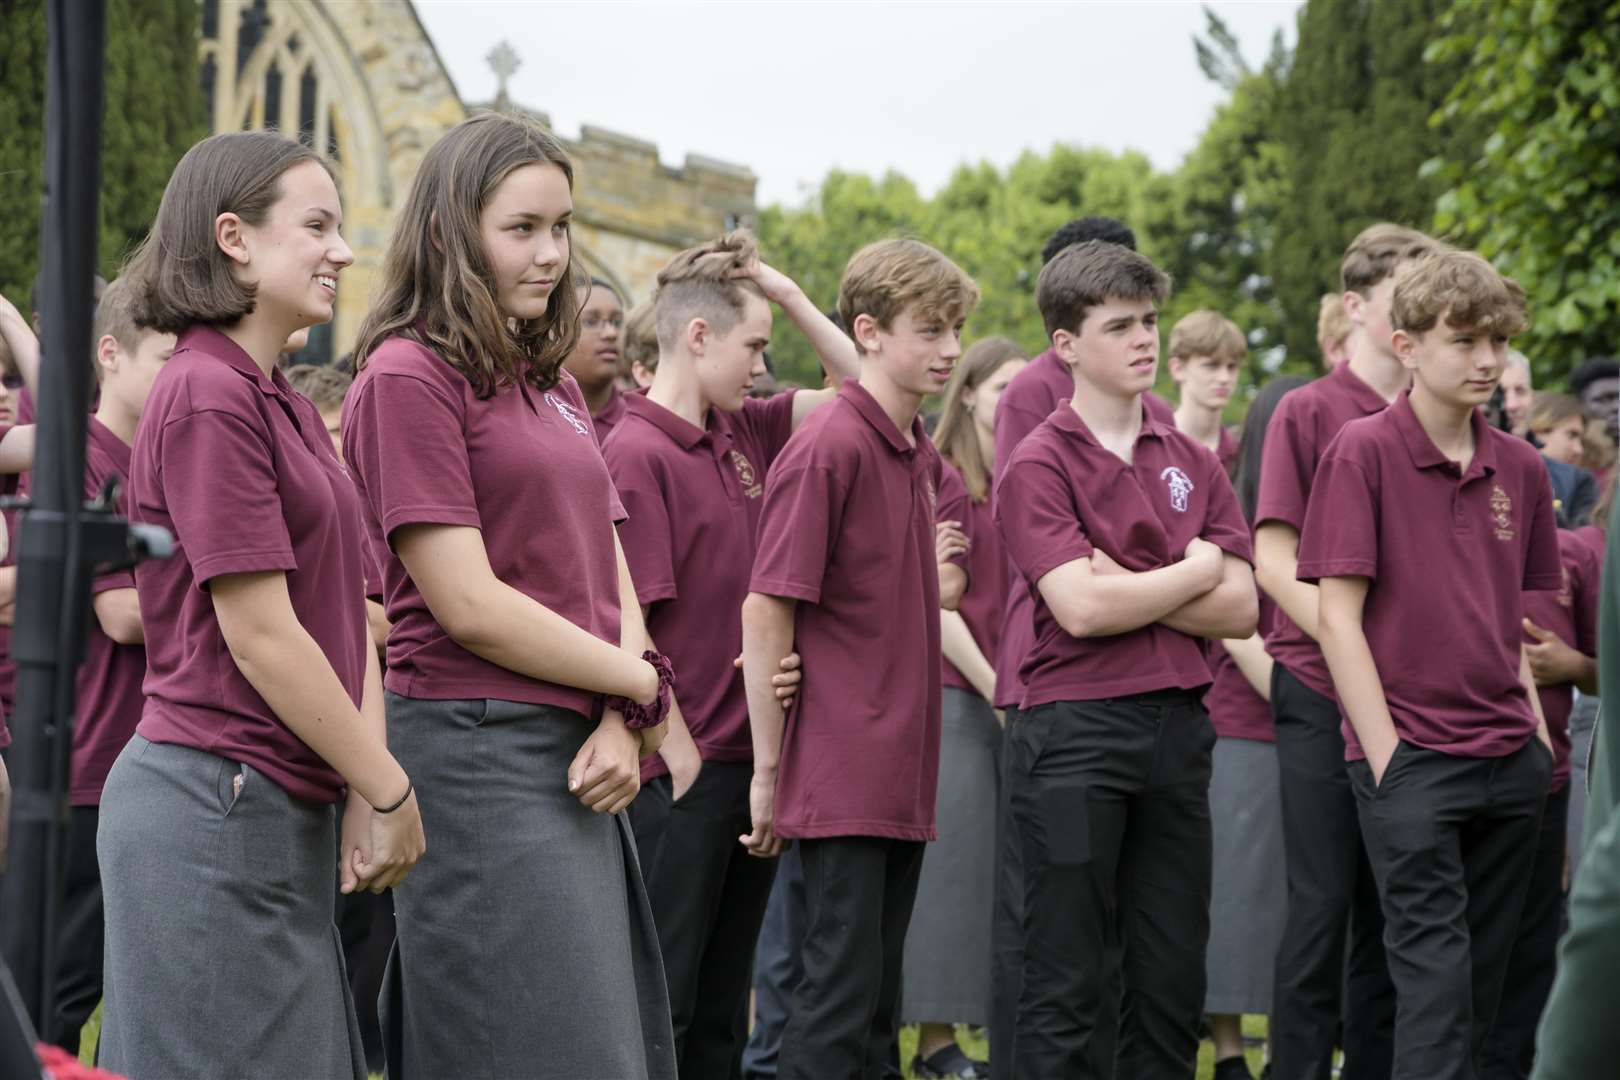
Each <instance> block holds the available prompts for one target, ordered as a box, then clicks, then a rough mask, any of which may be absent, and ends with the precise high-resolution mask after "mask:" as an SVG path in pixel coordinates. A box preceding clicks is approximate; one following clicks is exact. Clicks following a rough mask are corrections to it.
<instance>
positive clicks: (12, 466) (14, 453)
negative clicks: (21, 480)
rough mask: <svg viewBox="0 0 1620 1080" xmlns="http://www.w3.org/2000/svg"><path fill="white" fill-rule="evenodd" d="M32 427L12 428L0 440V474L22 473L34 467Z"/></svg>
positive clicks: (31, 425) (27, 425) (26, 425)
mask: <svg viewBox="0 0 1620 1080" xmlns="http://www.w3.org/2000/svg"><path fill="white" fill-rule="evenodd" d="M34 430H35V428H34V425H33V424H24V425H22V426H21V427H14V428H12V429H11V430H10V431H8V432H6V434H5V437H4V438H0V473H4V474H6V475H8V476H9V475H11V474H13V473H23V472H27V471H28V470H30V469H32V468H33V467H34Z"/></svg>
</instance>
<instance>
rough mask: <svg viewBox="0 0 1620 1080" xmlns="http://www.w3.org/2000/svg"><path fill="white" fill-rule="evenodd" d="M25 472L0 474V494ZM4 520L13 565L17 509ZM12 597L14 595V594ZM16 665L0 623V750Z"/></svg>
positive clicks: (7, 739)
mask: <svg viewBox="0 0 1620 1080" xmlns="http://www.w3.org/2000/svg"><path fill="white" fill-rule="evenodd" d="M10 430H11V425H8V424H0V438H5V435H6V432H8V431H10ZM26 478H27V474H26V473H23V474H21V475H19V474H17V473H12V474H10V475H6V476H0V495H15V494H17V493H18V492H19V491H20V490H21V489H22V481H23V480H25V479H26ZM3 516H4V518H5V522H6V537H7V540H8V541H9V542H8V543H7V545H6V556H5V558H4V559H0V566H15V565H17V511H15V510H7V511H5V512H4V515H3ZM14 600H15V598H14ZM16 680H17V665H16V664H15V663H13V662H12V659H11V627H9V626H0V750H4V749H5V748H6V747H8V746H10V745H11V729H10V728H8V727H7V726H6V718H7V717H8V716H10V715H11V704H12V700H11V699H12V692H13V691H14V690H15V689H16Z"/></svg>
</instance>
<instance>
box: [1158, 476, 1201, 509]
mask: <svg viewBox="0 0 1620 1080" xmlns="http://www.w3.org/2000/svg"><path fill="white" fill-rule="evenodd" d="M1159 479H1160V480H1163V481H1164V483H1165V487H1166V488H1168V489H1169V491H1170V509H1172V510H1174V511H1175V512H1176V513H1178V514H1185V513H1186V512H1187V496H1189V495H1191V494H1192V490H1193V482H1192V479H1191V478H1190V477H1189V476H1188V475H1187V474H1186V473H1184V472H1182V471H1181V470H1180V469H1179V468H1177V467H1176V466H1174V465H1171V466H1170V467H1169V468H1167V469H1165V470H1164V471H1163V472H1161V473H1160V474H1159Z"/></svg>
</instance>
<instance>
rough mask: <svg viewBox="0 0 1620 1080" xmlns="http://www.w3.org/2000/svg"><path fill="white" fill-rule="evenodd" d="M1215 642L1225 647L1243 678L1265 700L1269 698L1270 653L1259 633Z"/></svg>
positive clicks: (1271, 662)
mask: <svg viewBox="0 0 1620 1080" xmlns="http://www.w3.org/2000/svg"><path fill="white" fill-rule="evenodd" d="M1216 644H1218V645H1220V647H1221V648H1223V649H1225V650H1226V652H1227V654H1228V655H1229V656H1231V657H1232V662H1233V663H1235V664H1236V665H1237V669H1238V670H1239V671H1241V672H1242V673H1243V679H1244V681H1245V682H1247V683H1248V684H1249V685H1250V686H1251V687H1253V688H1254V692H1255V693H1256V694H1259V695H1260V697H1261V698H1263V699H1264V700H1266V701H1268V702H1269V701H1270V700H1271V668H1272V664H1273V661H1272V659H1271V654H1270V653H1268V652H1266V645H1265V641H1264V639H1262V638H1261V637H1260V635H1259V634H1252V635H1250V636H1249V637H1246V638H1222V639H1221V640H1220V641H1218V642H1217V643H1216Z"/></svg>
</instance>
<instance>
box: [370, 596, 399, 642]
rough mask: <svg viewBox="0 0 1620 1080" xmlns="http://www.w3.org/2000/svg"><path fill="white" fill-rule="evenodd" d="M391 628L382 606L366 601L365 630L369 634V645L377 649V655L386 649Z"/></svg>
mask: <svg viewBox="0 0 1620 1080" xmlns="http://www.w3.org/2000/svg"><path fill="white" fill-rule="evenodd" d="M392 629H393V626H392V625H391V624H390V623H389V622H388V615H387V613H386V612H385V611H384V610H383V606H382V605H381V604H379V603H377V601H375V600H367V601H366V630H367V632H368V633H370V634H371V643H372V644H373V645H375V646H376V647H377V652H378V653H383V652H386V651H387V649H388V631H389V630H392Z"/></svg>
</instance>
